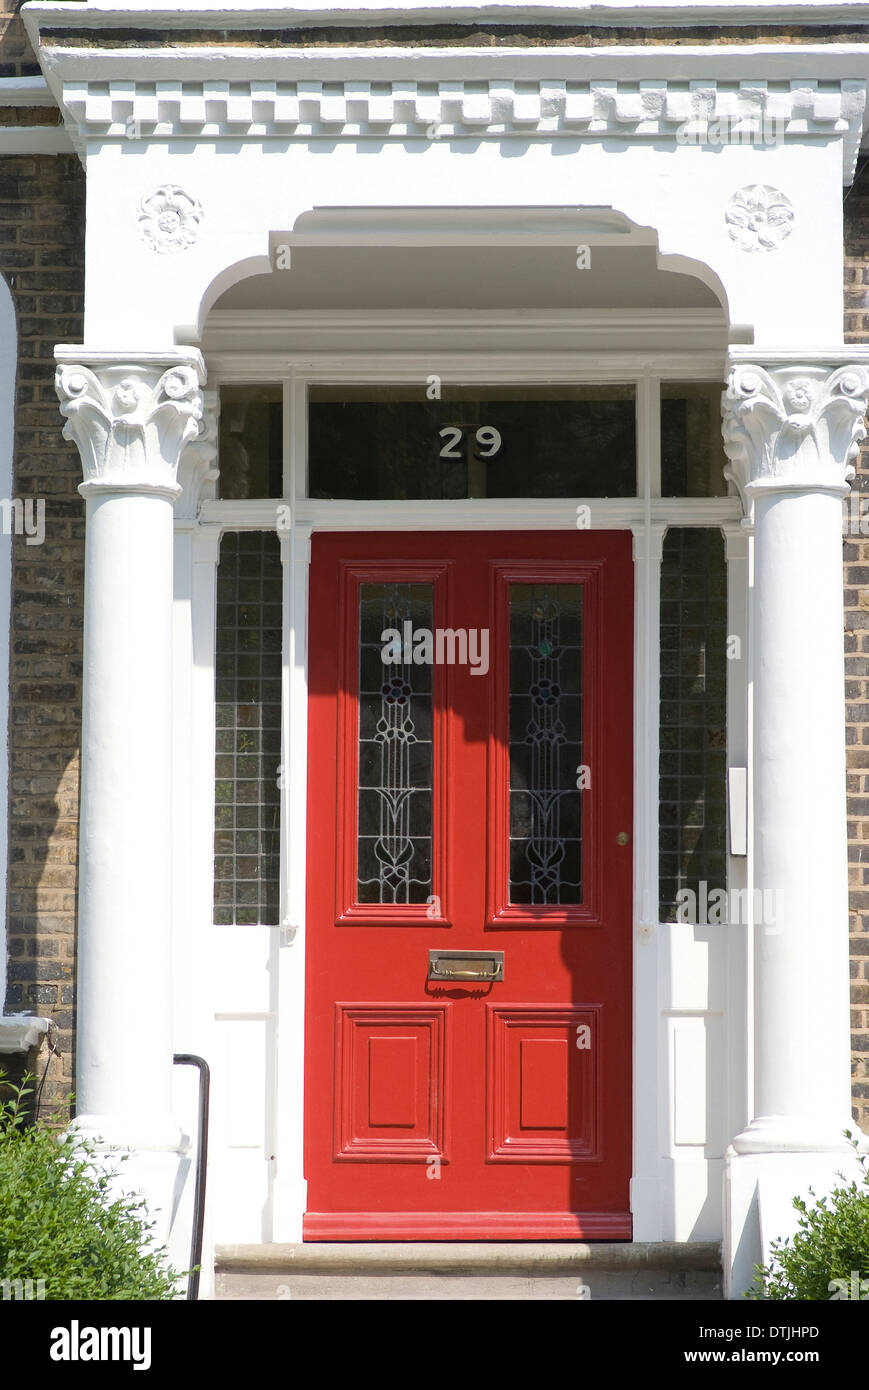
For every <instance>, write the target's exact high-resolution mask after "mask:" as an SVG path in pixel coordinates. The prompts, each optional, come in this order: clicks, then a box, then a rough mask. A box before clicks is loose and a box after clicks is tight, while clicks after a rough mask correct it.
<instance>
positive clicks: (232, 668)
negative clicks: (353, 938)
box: [214, 531, 282, 926]
mask: <svg viewBox="0 0 869 1390" xmlns="http://www.w3.org/2000/svg"><path fill="white" fill-rule="evenodd" d="M281 589H282V582H281V555H280V543H279V541H278V539H277V536H276V535H275V534H274V532H259V531H255V532H242V533H232V532H230V533H228V534H227V535H225V536H224V537H223V540H222V541H221V545H220V564H219V567H218V571H217V657H216V692H215V693H216V720H217V731H216V738H217V748H216V756H215V813H214V921H215V923H216V924H219V925H236V926H256V925H260V926H275V925H276V924H277V921H278V912H279V907H278V904H279V884H280V790H279V782H280V761H281V624H282V608H281Z"/></svg>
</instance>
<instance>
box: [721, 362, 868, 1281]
mask: <svg viewBox="0 0 869 1390" xmlns="http://www.w3.org/2000/svg"><path fill="white" fill-rule="evenodd" d="M851 355H852V356H860V357H862V358H863V362H865V361H866V358H867V357H869V354H862V353H860V351H859V349H858V350H857V353H856V354H854V353H852V354H851ZM734 358H735V359H736V360H735V364H734V365H733V367H732V370H731V372H730V376H729V379H728V386H727V390H726V391H725V392H724V395H723V398H722V413H723V417H724V426H723V428H724V440H725V449H726V451H727V454H728V457H729V459H730V461H731V470H730V475H731V476H732V477H733V480H734V481H735V482H736V484H737V486H738V487H739V490H740V493H741V495H742V497H743V500H744V502H745V503H746V505H747V506H750V505H752V504H753V512H754V535H755V540H754V593H753V604H752V618H753V633H752V652H753V660H752V670H753V722H754V728H753V745H754V753H753V805H754V887H755V896H756V904H757V905H758V906H760V905H762V910H761V911H760V912H757V911H756V913H755V922H754V953H755V959H754V984H755V990H754V996H755V1017H754V1047H755V1068H754V1071H755V1075H754V1081H755V1098H754V1118H753V1119H752V1121H751V1123H750V1124H749V1125H748V1126H747V1127H746V1128H745V1129H743V1130H742V1132H741V1133H740V1134H738V1135H737V1136H736V1137H735V1138H734V1139H733V1141H732V1147H731V1149H730V1151H729V1155H728V1159H729V1161H728V1192H727V1198H728V1216H727V1228H726V1240H727V1246H728V1248H727V1252H726V1254H727V1259H726V1272H727V1274H728V1276H729V1279H730V1291H731V1292H732V1293H735V1294H738V1293H739V1292H740V1291H741V1288H742V1287H745V1285H746V1283H747V1282H749V1281H750V1264H751V1263H752V1262H753V1260H754V1259H756V1258H759V1259H763V1260H768V1258H769V1247H770V1242H771V1241H772V1239H774V1238H775V1237H776V1236H782V1235H787V1234H789V1233H790V1232H791V1231H792V1230H793V1229H795V1213H794V1212H793V1210H792V1208H791V1207H790V1199H791V1198H792V1197H793V1196H794V1195H796V1194H797V1193H802V1194H805V1191H806V1187H807V1184H808V1183H809V1182H812V1183H813V1184H814V1185H815V1186H816V1188H819V1190H820V1188H822V1187H829V1186H831V1185H833V1184H834V1182H835V1172H836V1170H838V1169H841V1168H842V1167H843V1152H847V1149H848V1145H847V1143H846V1141H845V1140H844V1138H843V1131H844V1130H845V1129H847V1128H850V1127H853V1124H852V1121H851V1118H850V1094H849V1071H850V1067H849V1051H850V1049H849V1035H848V1018H849V1011H848V886H847V884H848V881H847V837H846V821H845V709H844V654H843V591H842V497H843V496H844V495H846V493H847V492H848V485H847V483H848V478H849V477H853V467H852V466H851V459H852V458H853V456H854V454H855V452H856V449H857V447H858V445H859V441H860V439H861V438H863V437H864V436H865V428H864V426H863V424H862V423H861V417H862V415H863V414H864V412H865V409H866V403H867V396H869V371H867V368H866V366H865V365H863V364H862V363H859V364H858V365H853V364H851V363H849V362H848V361H847V359H846V358H845V354H844V353H840V354H839V355H838V357H836V356H835V355H834V354H832V353H829V354H827V353H824V354H819V355H816V356H815V357H814V359H813V358H812V356H811V355H810V354H807V360H808V363H809V365H803V362H800V361H795V360H794V357H793V355H791V354H785V355H782V357H778V358H774V357H773V356H772V354H770V355H769V356H767V357H766V358H765V359H764V364H759V363H758V362H756V361H753V360H751V359H748V358H747V354H739V353H734ZM749 1257H750V1258H749Z"/></svg>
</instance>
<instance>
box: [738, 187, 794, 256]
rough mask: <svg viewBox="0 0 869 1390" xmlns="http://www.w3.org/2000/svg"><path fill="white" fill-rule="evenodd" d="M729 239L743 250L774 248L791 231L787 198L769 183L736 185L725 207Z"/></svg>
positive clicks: (792, 217) (791, 209) (791, 208)
mask: <svg viewBox="0 0 869 1390" xmlns="http://www.w3.org/2000/svg"><path fill="white" fill-rule="evenodd" d="M724 218H725V221H726V222H727V230H728V232H729V234H730V239H731V241H735V242H736V244H737V246H738V247H739V248H740V250H742V251H775V250H776V249H777V247H779V246H781V244H782V242H783V241H784V239H785V237H789V236H790V234H791V232H792V231H793V225H794V210H793V206H792V204H791V201H790V199H789V198H786V197H785V195H784V193H782V192H780V191H779V189H777V188H773V187H771V185H770V184H768V183H755V184H751V185H750V186H749V187H747V188H740V189H737V191H736V193H734V195H733V197H732V198H731V199H730V202H729V203H728V204H727V207H726V208H725V211H724Z"/></svg>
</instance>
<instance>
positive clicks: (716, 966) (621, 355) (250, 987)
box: [177, 349, 750, 1242]
mask: <svg viewBox="0 0 869 1390" xmlns="http://www.w3.org/2000/svg"><path fill="white" fill-rule="evenodd" d="M589 356H591V355H588V356H587V355H586V354H584V353H582V352H579V353H576V352H573V353H567V352H561V353H551V352H550V353H543V352H530V351H529V352H524V353H517V352H511V353H509V354H508V353H500V352H499V353H493V352H482V351H481V352H479V353H475V354H468V353H462V354H455V353H449V352H445V351H435V352H426V353H422V352H417V353H413V354H409V353H402V354H401V355H400V356H398V355H396V354H390V353H379V354H374V355H372V354H371V353H365V352H362V351H360V352H350V353H348V352H344V353H340V354H339V353H325V352H317V353H316V354H308V355H307V356H304V357H303V356H301V355H294V356H292V357H288V356H287V355H286V354H280V355H279V354H276V353H274V352H265V353H252V352H248V351H243V352H225V351H220V350H218V351H215V352H213V353H211V354H209V355H208V358H207V360H208V367H209V387H210V388H211V389H215V390H216V389H217V387H218V386H219V385H220V384H223V383H227V384H228V383H230V382H232V383H236V384H237V383H240V382H245V381H247V382H254V381H258V382H276V381H280V382H282V383H283V399H284V493H285V498H287V499H293V501H292V502H291V503H290V504H289V505H290V516H289V517H288V514H287V503H286V502H284V501H283V500H282V499H274V500H268V501H261V500H260V501H229V500H227V501H209V500H206V501H204V502H202V504H201V506H200V509H199V518H198V524H197V525H196V539H195V541H194V545H195V546H196V548H197V552H198V555H199V557H200V559H201V560H202V561H203V562H204V564H205V565H212V566H213V565H215V564H216V559H217V553H218V546H217V541H218V539H219V536H220V534H221V533H222V531H223V530H246V529H257V530H259V529H271V528H273V527H276V528H277V529H278V533H279V535H280V538H281V556H282V560H283V565H284V661H283V672H284V674H283V702H284V711H283V753H282V759H281V763H282V768H283V801H282V846H281V888H282V894H281V914H280V915H281V926H280V927H279V928H278V929H274V928H259V929H257V928H247V927H245V928H226V927H223V928H211V930H210V932H207V933H205V934H204V935H203V936H202V937H201V939H200V947H199V950H200V951H201V953H202V955H203V961H202V963H203V966H204V967H205V968H204V970H203V971H202V972H201V973H202V976H203V978H204V979H206V980H208V981H209V983H208V984H207V985H206V987H205V991H204V992H205V994H206V996H210V997H206V998H204V999H203V1000H202V1006H203V1007H202V1008H201V1009H200V1011H199V1014H200V1019H202V1018H203V1016H204V1015H205V1014H208V1015H209V1016H210V1019H212V1020H214V1022H213V1023H212V1024H210V1025H209V1027H208V1028H207V1030H206V1031H207V1037H204V1038H203V1039H202V1043H201V1047H200V1049H199V1050H202V1051H204V1052H205V1055H206V1056H209V1054H210V1059H213V1062H214V1069H215V1073H216V1077H215V1080H216V1090H217V1097H218V1109H219V1105H220V1100H219V1097H220V1094H221V1087H222V1085H225V1084H226V1083H225V1082H223V1081H222V1080H221V1069H222V1067H223V1065H224V1063H223V1062H222V1061H221V1050H222V1049H227V1054H226V1055H228V1056H229V1057H230V1058H231V1054H232V1043H231V1041H229V1042H227V1041H226V1037H227V1036H228V1038H229V1039H230V1040H231V1038H232V1032H231V1031H228V1030H231V1029H232V1026H233V1024H243V1025H247V1034H248V1036H258V1037H259V1038H260V1039H261V1043H262V1047H263V1053H262V1074H261V1075H260V1076H254V1077H250V1078H249V1090H253V1091H256V1090H257V1089H259V1088H261V1090H262V1093H263V1095H264V1097H265V1099H264V1103H263V1107H262V1112H261V1114H262V1120H263V1127H262V1143H261V1145H260V1146H259V1147H260V1149H261V1154H260V1157H259V1158H257V1157H255V1153H256V1145H255V1144H253V1143H251V1144H248V1145H247V1155H248V1157H247V1161H248V1162H249V1163H252V1164H253V1167H252V1168H250V1170H249V1171H250V1173H252V1174H253V1173H255V1172H260V1174H261V1182H260V1189H261V1195H260V1197H258V1198H257V1199H256V1207H257V1211H258V1212H259V1218H258V1219H259V1230H258V1231H255V1230H254V1229H253V1228H252V1225H251V1222H252V1220H253V1217H252V1216H251V1217H249V1218H248V1220H247V1225H246V1226H244V1229H242V1228H241V1227H240V1226H237V1227H233V1226H232V1224H231V1222H229V1223H228V1217H227V1214H226V1213H224V1212H221V1211H220V1210H217V1211H216V1213H215V1218H214V1219H215V1229H216V1238H217V1240H218V1241H226V1240H237V1239H243V1240H250V1241H254V1242H255V1241H256V1240H257V1239H260V1240H266V1241H268V1240H272V1241H286V1242H295V1241H298V1240H300V1239H301V1222H302V1215H303V1212H304V1209H305V1181H304V1173H303V1153H302V1139H303V1090H304V1007H305V991H304V975H305V964H304V953H305V931H304V923H305V887H304V879H305V831H306V797H307V720H306V714H307V659H308V657H307V613H308V588H307V586H308V563H309V559H310V537H311V535H312V533H313V531H315V530H321V529H322V530H368V529H376V530H378V531H384V530H436V529H441V530H465V529H480V528H481V527H483V528H485V529H517V530H548V529H566V528H569V527H570V525H571V524H572V523H573V521H574V518H575V515H576V507H577V506H578V505H581V504H585V505H587V506H589V507H590V508H591V516H592V524H593V525H594V526H596V527H605V528H607V529H630V530H632V532H633V535H634V554H635V619H634V623H635V626H634V632H635V637H634V647H635V684H634V690H635V702H634V731H633V732H634V747H635V771H634V805H635V810H634V846H635V850H634V952H633V958H634V981H633V988H634V1062H633V1120H632V1123H633V1179H632V1194H631V1202H632V1210H633V1215H634V1239H635V1240H655V1239H658V1240H661V1239H670V1240H673V1239H680V1240H685V1239H691V1238H694V1239H711V1238H716V1237H717V1236H718V1235H720V1233H721V1229H722V1224H721V1214H720V1201H718V1199H717V1198H716V1195H715V1193H716V1189H717V1190H718V1192H720V1190H721V1188H722V1181H721V1180H722V1179H723V1145H725V1144H726V1143H727V1142H728V1140H729V1138H730V1135H731V1134H732V1133H735V1132H737V1131H738V1130H739V1128H740V1127H741V1125H742V1124H743V1123H744V1122H745V1117H746V1115H747V1114H750V1107H749V1103H748V1102H749V1095H748V1086H749V1080H748V1062H749V1060H750V1058H749V1057H748V1056H747V1054H746V1049H745V1045H744V1041H740V1040H744V1037H745V1032H744V1024H745V1019H746V1016H749V1017H750V1013H748V1003H749V1001H748V990H749V979H748V970H749V959H750V953H748V952H747V951H746V947H745V941H746V932H747V930H748V929H747V928H745V927H742V928H735V927H734V928H726V929H722V928H717V929H716V928H705V929H704V928H695V927H691V926H688V925H682V924H659V923H658V922H657V920H656V919H657V915H658V913H657V906H656V904H657V901H658V883H657V871H658V830H657V821H658V815H657V807H658V765H657V764H658V720H659V688H658V665H659V663H658V651H659V643H658V631H657V628H658V615H659V583H658V581H659V573H660V551H661V540H662V538H663V535H664V533H665V530H666V527H667V525H668V524H669V525H672V526H704V527H713V528H715V527H721V528H722V529H723V530H724V531H725V535H726V536H727V537H728V538H730V539H729V540H728V557H729V561H730V563H729V564H728V575H729V577H728V592H729V596H730V608H729V625H728V632H729V633H734V634H735V635H739V636H740V638H741V641H742V646H743V650H745V648H746V642H747V631H746V622H747V614H746V594H747V578H746V575H747V541H746V545H745V546H744V547H743V549H744V550H745V551H746V554H744V555H743V554H742V553H741V552H740V547H739V545H738V543H737V541H736V540H735V539H734V538H735V537H740V538H742V539H743V540H745V539H746V538H745V533H744V531H742V530H741V528H740V519H741V515H742V512H741V506H740V503H739V500H738V499H737V498H736V497H728V498H710V499H703V498H683V499H662V498H660V496H659V494H660V459H659V454H658V439H659V436H658V429H657V420H658V414H659V385H660V380H661V378H662V377H664V378H669V379H676V380H684V381H690V380H720V379H721V375H722V361H723V353H722V351H721V350H719V351H705V352H698V351H696V350H691V351H690V352H686V353H677V352H672V351H669V352H668V351H664V352H662V353H657V354H656V353H653V352H651V351H643V352H637V353H628V352H624V351H617V352H612V353H609V354H607V353H602V352H601V351H600V350H598V349H596V350H595V352H594V354H593V357H592V360H591V361H590V360H589ZM312 359H313V360H312ZM432 374H436V375H439V376H440V377H441V379H442V381H443V382H445V383H449V382H450V381H452V382H459V381H461V382H463V383H471V382H475V381H476V382H479V383H481V384H484V383H486V382H492V381H497V382H498V383H499V384H505V383H508V382H515V383H517V384H519V383H529V384H530V383H533V382H535V381H546V382H549V383H552V382H558V381H563V382H565V383H573V384H576V383H577V382H583V383H585V382H589V383H592V382H599V383H604V382H626V381H634V382H635V383H636V387H637V426H638V428H637V448H638V455H637V467H638V494H639V495H638V497H636V498H629V499H600V498H591V499H583V498H568V499H554V500H549V499H492V500H490V501H486V500H482V499H478V500H474V501H472V502H468V501H451V502H433V501H422V502H419V501H417V502H406V503H405V502H393V503H388V502H382V501H376V502H364V501H349V502H340V501H338V502H324V501H317V500H313V499H311V500H309V499H307V498H306V497H305V495H304V494H305V478H306V401H307V395H306V393H307V387H308V386H309V385H310V384H311V383H314V382H316V383H318V384H325V383H337V382H348V383H349V382H355V383H360V384H361V383H377V382H380V383H384V384H385V383H395V382H415V383H419V384H420V389H421V391H422V390H424V389H425V383H426V379H427V378H428V377H429V376H430V375H432ZM279 509H281V511H280V512H279ZM288 520H289V522H290V524H289V526H287V521H288ZM196 568H197V569H198V568H199V566H197V567H196ZM202 575H203V576H204V575H205V570H204V569H203V571H202ZM213 605H214V583H213V573H212V576H211V580H210V582H209V581H206V580H205V579H204V578H201V579H200V582H199V583H198V585H194V586H193V588H192V631H193V633H194V634H198V637H195V638H194V645H195V646H196V648H197V650H198V653H199V655H198V657H197V671H196V682H197V684H196V690H197V692H198V693H197V694H196V696H195V700H196V701H197V702H198V703H197V705H196V709H195V710H192V711H191V716H192V722H193V725H194V726H196V724H197V722H198V724H199V727H200V728H202V727H204V728H205V729H210V730H213V727H214V682H213V668H212V670H211V672H210V673H209V672H208V670H207V669H205V668H203V665H202V662H203V661H207V654H208V651H209V650H210V651H211V653H212V655H213V629H214V606H213ZM209 633H210V634H211V639H210V645H209V637H208V634H209ZM746 668H747V663H746V662H745V661H740V662H729V663H728V739H729V747H728V761H729V763H732V762H733V760H734V754H735V755H736V756H737V757H738V758H739V759H741V761H740V762H739V765H740V766H749V765H750V764H749V762H748V759H747V749H746V748H745V729H746V719H745V716H744V714H743V711H744V710H745V708H746V702H747V674H746ZM177 679H178V680H179V682H180V686H181V687H183V685H184V678H183V675H181V676H179V677H178V678H177ZM209 679H210V686H209ZM185 698H187V699H188V700H189V695H188V696H187V697H185ZM207 703H208V704H209V705H210V708H209V709H206V704H207ZM188 708H189V705H188ZM731 723H733V725H734V726H735V733H732V730H731ZM200 746H201V743H200ZM194 782H195V785H191V786H189V787H187V788H186V789H185V788H183V787H182V788H181V789H180V795H181V798H182V800H183V799H184V797H185V796H187V797H189V802H188V804H190V805H192V808H193V819H194V823H196V822H197V821H200V819H201V818H203V817H205V818H206V820H205V824H207V825H209V826H212V825H213V815H214V800H213V792H214V787H213V783H214V767H213V747H212V749H211V757H210V762H209V761H208V760H207V756H206V753H205V752H204V751H203V752H202V753H201V755H200V757H199V760H198V764H197V772H196V775H195V778H194ZM206 838H207V837H206V836H205V835H204V834H203V835H201V837H199V838H198V840H197V843H198V845H199V851H198V854H199V858H200V859H203V854H204V848H203V847H204V844H205V841H206ZM745 864H746V861H745V860H734V859H732V858H730V857H728V887H731V886H737V887H741V886H744V883H745ZM212 867H213V866H212V864H211V863H210V862H209V863H208V864H206V863H205V862H204V860H203V862H200V863H199V864H198V866H195V867H193V869H192V875H193V878H194V879H195V883H196V884H197V885H199V886H198V889H197V890H196V891H198V894H199V901H198V902H197V904H196V905H195V908H194V912H193V916H194V918H195V919H196V921H197V922H198V923H200V924H201V925H202V926H203V927H204V925H205V923H206V922H208V923H209V924H210V917H211V901H210V896H209V899H208V902H207V903H206V902H205V901H204V900H203V899H204V895H205V885H206V883H207V882H209V881H210V875H211V872H212ZM179 927H180V924H179ZM716 931H717V936H716ZM218 933H220V934H221V936H220V938H219V941H215V937H216V936H217V934H218ZM233 991H236V995H235V997H233ZM182 1013H183V1009H182ZM191 1018H192V1007H191ZM728 1020H729V1021H730V1025H731V1026H730V1028H727V1027H726V1024H727V1022H728ZM252 1028H253V1030H254V1032H253V1034H251V1029H252ZM257 1029H259V1033H257V1032H256V1030H257ZM194 1031H197V1032H200V1029H199V1028H196V1029H195V1030H194ZM224 1035H226V1036H224ZM200 1036H201V1034H200ZM707 1037H710V1038H712V1039H713V1043H712V1052H711V1053H710V1054H709V1055H708V1056H706V1058H705V1062H703V1064H702V1065H703V1066H704V1067H705V1070H706V1074H707V1077H708V1078H709V1079H711V1077H712V1074H713V1073H717V1075H718V1077H719V1082H718V1087H717V1089H718V1094H717V1095H716V1096H714V1097H709V1098H708V1100H707V1098H706V1097H705V1095H703V1096H701V1097H700V1103H701V1107H702V1110H703V1115H702V1116H701V1115H700V1114H699V1113H698V1111H697V1098H696V1097H695V1098H694V1099H693V1100H691V1099H690V1098H688V1097H686V1094H685V1093H686V1080H689V1079H690V1080H693V1081H696V1078H697V1075H698V1074H697V1071H696V1063H697V1045H698V1041H702V1040H703V1039H705V1038H707ZM257 1046H259V1043H258V1044H257ZM271 1048H273V1049H274V1052H273V1053H272V1055H271V1057H270V1056H269V1055H268V1053H269V1049H271ZM275 1054H276V1055H275ZM692 1067H694V1071H693V1073H692ZM680 1069H681V1070H680ZM232 1084H233V1085H235V1086H236V1087H237V1086H238V1084H239V1078H238V1076H236V1077H235V1080H234V1082H233V1083H232ZM713 1084H714V1083H713ZM702 1089H703V1090H704V1091H705V1086H704V1087H703V1088H702ZM226 1103H227V1104H230V1099H229V1095H228V1094H227V1098H226ZM711 1103H714V1105H715V1106H716V1107H717V1108H718V1109H723V1111H724V1115H725V1117H726V1118H725V1120H724V1123H723V1127H722V1134H721V1136H720V1137H719V1143H720V1144H721V1145H722V1147H721V1148H720V1150H719V1152H717V1153H716V1152H714V1151H712V1152H710V1148H709V1139H710V1136H709V1135H707V1134H704V1133H703V1132H702V1131H703V1122H704V1117H705V1113H706V1110H707V1108H708V1107H709V1105H710V1104H711ZM679 1106H681V1107H682V1109H681V1111H680V1110H679ZM725 1131H726V1132H725ZM245 1137H247V1138H248V1139H252V1138H253V1137H254V1136H252V1135H251V1134H248V1135H247V1136H245V1135H241V1140H242V1141H243V1140H244V1139H245ZM213 1138H214V1141H215V1143H217V1144H218V1145H219V1144H220V1143H221V1142H225V1140H226V1134H225V1132H224V1126H223V1125H222V1123H221V1122H220V1120H219V1117H218V1120H217V1121H216V1124H215V1132H214V1136H213ZM237 1147H238V1149H239V1151H240V1152H241V1151H244V1150H245V1144H244V1142H241V1143H240V1144H239V1145H238V1146H237ZM716 1147H718V1146H717V1145H716ZM234 1161H235V1160H234ZM238 1161H239V1162H242V1161H243V1160H241V1159H239V1160H238ZM261 1161H264V1163H265V1168H264V1169H261V1168H260V1167H259V1164H260V1162H261ZM212 1166H213V1168H219V1163H218V1157H217V1154H216V1153H215V1155H214V1157H213V1165H212ZM233 1171H235V1170H233ZM233 1190H237V1188H235V1187H234V1189H233ZM212 1191H213V1192H215V1200H216V1201H217V1202H218V1203H219V1202H220V1197H219V1179H218V1187H217V1189H215V1188H212ZM716 1201H718V1206H717V1209H716ZM704 1205H705V1209H706V1210H705V1215H704V1216H703V1217H702V1219H700V1220H698V1218H697V1213H698V1212H700V1211H701V1209H703V1208H704ZM710 1211H711V1212H712V1215H711V1216H710ZM710 1223H711V1224H710ZM227 1232H229V1234H227Z"/></svg>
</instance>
